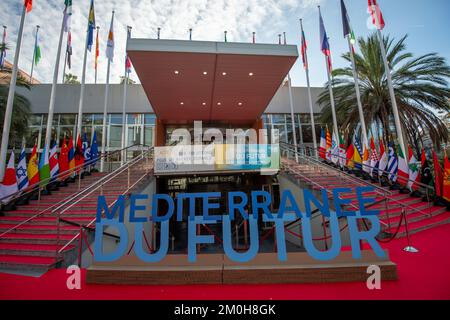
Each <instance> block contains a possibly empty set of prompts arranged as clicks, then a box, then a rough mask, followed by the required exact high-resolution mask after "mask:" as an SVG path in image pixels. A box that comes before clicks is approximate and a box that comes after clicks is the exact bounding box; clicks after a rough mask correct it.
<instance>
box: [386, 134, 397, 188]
mask: <svg viewBox="0 0 450 320" xmlns="http://www.w3.org/2000/svg"><path fill="white" fill-rule="evenodd" d="M388 159H389V160H388V166H387V171H388V172H389V180H391V181H392V182H396V181H397V173H398V159H397V155H396V154H395V149H394V144H393V143H392V142H391V143H389V154H388Z"/></svg>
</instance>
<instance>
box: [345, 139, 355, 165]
mask: <svg viewBox="0 0 450 320" xmlns="http://www.w3.org/2000/svg"><path fill="white" fill-rule="evenodd" d="M354 156H355V146H354V145H353V143H350V145H349V146H348V148H347V152H346V156H345V157H346V158H347V163H346V165H347V167H349V168H351V169H353V168H354V167H355V163H354V162H353V157H354Z"/></svg>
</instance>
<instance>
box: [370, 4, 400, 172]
mask: <svg viewBox="0 0 450 320" xmlns="http://www.w3.org/2000/svg"><path fill="white" fill-rule="evenodd" d="M372 11H373V12H374V14H373V16H374V17H375V21H376V28H377V35H378V41H379V42H380V49H381V55H382V57H383V62H384V70H385V73H386V78H387V83H388V87H389V95H390V97H391V103H392V112H393V114H394V122H395V128H396V130H397V139H398V142H399V145H400V148H402V151H403V155H405V161H406V165H408V159H406V158H407V157H406V152H405V150H406V146H405V142H404V140H403V130H402V125H401V123H400V115H399V113H398V106H397V100H396V99H395V91H394V86H393V84H392V75H391V69H390V68H389V63H388V60H387V53H386V48H385V46H384V42H383V36H382V35H381V31H380V29H379V28H378V26H379V25H380V17H379V15H378V13H379V10H377V6H372Z"/></svg>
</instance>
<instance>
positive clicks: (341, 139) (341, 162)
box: [339, 134, 347, 168]
mask: <svg viewBox="0 0 450 320" xmlns="http://www.w3.org/2000/svg"><path fill="white" fill-rule="evenodd" d="M346 163H347V160H346V150H345V142H344V137H343V136H342V134H340V135H339V165H340V166H341V167H342V168H343V167H345V165H346Z"/></svg>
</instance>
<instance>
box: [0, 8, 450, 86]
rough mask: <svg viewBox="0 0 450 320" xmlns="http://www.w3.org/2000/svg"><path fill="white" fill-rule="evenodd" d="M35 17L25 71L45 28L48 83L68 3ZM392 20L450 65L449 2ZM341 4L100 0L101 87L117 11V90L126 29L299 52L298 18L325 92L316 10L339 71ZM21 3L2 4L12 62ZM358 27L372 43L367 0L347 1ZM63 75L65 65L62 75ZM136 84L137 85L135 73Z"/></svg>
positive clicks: (29, 25)
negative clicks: (280, 45)
mask: <svg viewBox="0 0 450 320" xmlns="http://www.w3.org/2000/svg"><path fill="white" fill-rule="evenodd" d="M33 2H34V6H33V11H32V12H31V13H30V14H29V15H28V16H27V19H26V25H25V31H24V38H23V46H22V50H21V56H20V67H21V68H22V69H24V70H26V71H29V70H30V67H31V60H32V53H33V51H32V50H33V45H34V35H33V33H34V28H35V25H36V24H39V25H41V30H40V43H41V51H42V60H41V62H40V64H39V65H38V66H37V67H36V69H35V75H36V77H37V78H38V79H39V80H41V81H42V82H50V81H51V79H52V74H53V65H54V61H55V58H56V56H55V55H56V47H57V41H58V33H59V27H60V23H61V19H62V10H63V3H64V1H63V0H35V1H33ZM378 2H379V4H380V7H381V10H382V12H383V15H384V17H385V20H386V28H385V30H384V31H383V32H384V33H385V34H390V35H392V36H394V37H396V38H399V37H401V36H403V35H404V34H409V39H408V42H407V45H408V50H409V51H411V52H412V53H413V54H414V55H421V54H424V53H429V52H437V53H438V54H439V55H441V56H443V57H445V58H447V60H448V61H449V63H450V41H449V40H448V39H450V37H449V35H448V33H449V32H450V20H449V18H448V14H449V12H450V1H449V0H428V1H426V0H395V1H394V0H389V1H388V0H379V1H378ZM89 3H90V0H73V6H74V9H73V11H74V15H73V19H72V32H73V36H72V42H73V51H74V55H73V65H74V67H73V70H72V71H71V72H72V73H74V74H76V75H78V76H79V77H80V76H81V65H82V58H83V45H82V44H83V43H84V41H85V32H84V31H85V30H86V23H87V14H88V9H89ZM339 3H340V1H339V0H248V1H242V0H190V1H186V0H158V1H156V0H102V1H96V3H95V5H96V18H97V23H98V25H99V26H100V46H101V48H100V60H99V74H98V79H99V82H100V83H101V82H104V81H105V74H106V58H105V45H106V39H107V31H108V28H109V21H110V17H111V11H112V10H113V9H115V10H116V20H115V37H116V50H115V57H116V59H115V61H114V64H113V65H112V76H111V82H112V83H117V82H118V81H119V76H120V75H121V74H122V72H123V71H122V70H123V64H122V57H123V55H124V51H125V37H126V25H132V26H133V37H140V38H154V37H155V36H156V29H157V27H161V28H162V37H163V38H167V39H187V38H188V29H189V28H190V27H192V28H193V29H194V33H193V34H194V40H215V41H220V40H222V39H223V31H224V30H228V40H229V41H239V42H241V41H251V33H252V31H256V37H257V42H264V43H277V42H278V36H277V35H278V34H279V33H282V32H283V31H285V32H286V34H287V40H288V43H289V44H296V45H300V26H299V18H303V19H304V28H305V32H306V37H307V39H308V44H309V52H308V53H309V60H310V73H311V83H312V85H314V86H322V85H323V83H324V82H325V80H326V69H325V62H324V58H323V55H322V53H321V52H320V47H319V19H318V10H317V5H318V4H320V5H321V6H322V13H323V17H324V21H325V26H326V28H327V32H328V36H329V37H330V45H331V49H332V54H333V61H334V66H335V67H342V66H344V65H345V62H344V61H343V60H342V59H341V58H340V56H341V54H342V53H344V52H346V51H347V50H348V46H347V42H346V41H345V40H344V39H343V36H342V22H341V14H340V4H339ZM21 5H22V0H2V1H1V3H0V24H2V25H7V26H8V39H7V42H8V44H9V46H10V47H11V50H10V51H8V55H7V58H8V59H9V60H11V59H12V57H13V54H14V49H15V42H16V37H17V29H18V25H19V14H20V6H21ZM346 5H347V8H348V11H349V15H350V19H351V23H352V27H353V29H354V30H355V32H356V35H357V36H366V35H368V34H369V33H370V32H371V31H370V30H369V29H368V27H367V19H368V17H369V16H368V13H367V1H366V0H346ZM93 61H94V55H93V53H92V54H90V55H89V58H88V71H87V82H91V83H92V82H93V81H94V70H93V63H94V62H93ZM60 73H62V65H61V72H60ZM291 76H292V81H293V84H294V85H299V86H300V85H301V86H302V85H305V83H306V80H305V75H304V72H303V68H302V66H301V62H300V61H299V62H298V63H297V64H296V65H295V66H294V68H293V69H292V70H291ZM132 78H133V79H134V80H138V79H137V77H136V74H135V73H133V75H132Z"/></svg>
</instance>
